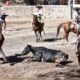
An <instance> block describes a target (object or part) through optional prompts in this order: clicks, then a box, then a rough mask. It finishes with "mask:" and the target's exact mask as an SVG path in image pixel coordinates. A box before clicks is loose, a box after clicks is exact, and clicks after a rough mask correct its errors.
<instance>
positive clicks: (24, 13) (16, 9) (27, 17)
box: [3, 5, 70, 22]
mask: <svg viewBox="0 0 80 80" xmlns="http://www.w3.org/2000/svg"><path fill="white" fill-rule="evenodd" d="M33 9H34V6H4V11H3V12H5V13H7V14H8V15H9V16H8V17H7V21H9V22H11V21H13V22H21V21H22V22H25V21H32V14H33ZM43 13H44V20H45V21H46V20H47V21H55V20H56V21H57V20H66V19H70V8H69V6H67V5H64V6H63V5H55V6H53V5H46V6H43Z"/></svg>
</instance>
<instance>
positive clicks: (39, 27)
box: [32, 15, 45, 41]
mask: <svg viewBox="0 0 80 80" xmlns="http://www.w3.org/2000/svg"><path fill="white" fill-rule="evenodd" d="M39 18H41V16H40V17H39ZM32 27H33V31H34V32H35V35H36V41H39V40H42V35H41V32H42V31H44V23H41V22H39V20H38V17H37V15H33V22H32ZM44 34H45V32H44Z"/></svg>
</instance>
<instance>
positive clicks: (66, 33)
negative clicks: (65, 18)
mask: <svg viewBox="0 0 80 80" xmlns="http://www.w3.org/2000/svg"><path fill="white" fill-rule="evenodd" d="M71 26H73V28H72V27H71ZM61 28H63V30H64V36H63V42H64V40H65V39H66V41H67V42H68V37H69V33H70V32H73V33H75V34H77V33H78V29H77V25H76V24H75V23H73V22H71V21H69V22H64V23H61V24H59V25H58V27H57V34H56V38H57V37H58V35H59V32H60V29H61ZM62 44H63V43H62Z"/></svg>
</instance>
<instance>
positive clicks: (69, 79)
mask: <svg viewBox="0 0 80 80" xmlns="http://www.w3.org/2000/svg"><path fill="white" fill-rule="evenodd" d="M36 77H37V78H40V79H41V78H47V79H49V78H50V79H51V80H52V79H54V80H63V79H64V80H80V71H77V70H75V69H70V70H66V71H64V70H62V71H54V72H48V73H45V74H36Z"/></svg>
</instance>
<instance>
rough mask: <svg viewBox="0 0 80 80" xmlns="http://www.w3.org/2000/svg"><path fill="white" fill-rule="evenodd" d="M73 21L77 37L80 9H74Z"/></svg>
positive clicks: (79, 30) (79, 25)
mask: <svg viewBox="0 0 80 80" xmlns="http://www.w3.org/2000/svg"><path fill="white" fill-rule="evenodd" d="M73 21H74V24H76V25H77V29H78V31H77V32H78V33H77V35H79V34H80V8H75V12H74V15H73Z"/></svg>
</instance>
